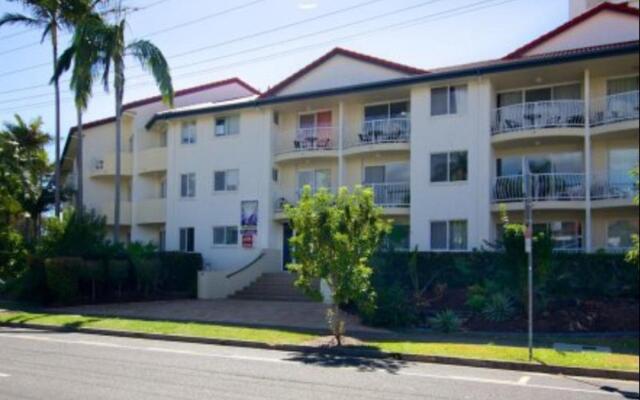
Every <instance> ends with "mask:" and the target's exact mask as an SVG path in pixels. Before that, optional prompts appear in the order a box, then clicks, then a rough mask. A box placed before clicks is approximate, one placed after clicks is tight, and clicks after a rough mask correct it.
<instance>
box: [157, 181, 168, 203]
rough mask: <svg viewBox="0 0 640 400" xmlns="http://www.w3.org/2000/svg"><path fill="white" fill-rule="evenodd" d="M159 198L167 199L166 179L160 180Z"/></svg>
mask: <svg viewBox="0 0 640 400" xmlns="http://www.w3.org/2000/svg"><path fill="white" fill-rule="evenodd" d="M158 196H159V197H160V198H161V199H166V198H167V179H166V178H162V179H161V180H160V186H159V187H158Z"/></svg>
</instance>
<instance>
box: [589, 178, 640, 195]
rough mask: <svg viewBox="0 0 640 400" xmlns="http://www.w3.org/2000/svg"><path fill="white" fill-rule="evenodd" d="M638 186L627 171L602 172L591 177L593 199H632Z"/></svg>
mask: <svg viewBox="0 0 640 400" xmlns="http://www.w3.org/2000/svg"><path fill="white" fill-rule="evenodd" d="M637 193H638V188H637V187H636V185H635V184H634V183H633V179H632V178H631V177H630V176H629V173H628V172H627V171H620V172H609V173H607V172H601V173H596V174H593V175H592V177H591V199H593V200H605V199H631V198H633V196H635V195H636V194H637Z"/></svg>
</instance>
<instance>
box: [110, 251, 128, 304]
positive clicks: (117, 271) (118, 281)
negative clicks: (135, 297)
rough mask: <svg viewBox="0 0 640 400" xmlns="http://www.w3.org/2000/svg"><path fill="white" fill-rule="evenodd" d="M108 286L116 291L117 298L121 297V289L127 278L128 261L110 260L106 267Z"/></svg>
mask: <svg viewBox="0 0 640 400" xmlns="http://www.w3.org/2000/svg"><path fill="white" fill-rule="evenodd" d="M107 277H108V280H109V286H110V287H112V288H115V289H116V290H117V292H116V295H117V297H122V288H123V287H124V285H125V284H126V282H127V280H128V278H129V261H128V260H126V259H111V260H109V263H108V266H107Z"/></svg>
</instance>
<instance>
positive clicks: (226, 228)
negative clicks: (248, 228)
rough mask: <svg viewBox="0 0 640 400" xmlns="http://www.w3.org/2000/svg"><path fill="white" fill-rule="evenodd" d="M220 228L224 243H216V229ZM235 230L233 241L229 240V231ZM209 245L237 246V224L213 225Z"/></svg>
mask: <svg viewBox="0 0 640 400" xmlns="http://www.w3.org/2000/svg"><path fill="white" fill-rule="evenodd" d="M218 229H222V233H223V237H224V243H216V230H218ZM231 230H234V231H235V236H234V238H235V242H232V243H230V242H229V240H228V239H229V237H230V236H229V231H231ZM211 234H212V237H211V246H212V247H218V248H219V247H238V245H239V244H240V228H239V227H238V226H237V225H214V226H213V227H212V228H211Z"/></svg>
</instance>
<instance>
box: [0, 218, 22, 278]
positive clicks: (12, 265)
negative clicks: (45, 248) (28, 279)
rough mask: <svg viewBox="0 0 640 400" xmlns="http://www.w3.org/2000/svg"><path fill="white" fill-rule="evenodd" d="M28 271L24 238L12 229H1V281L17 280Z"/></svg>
mask: <svg viewBox="0 0 640 400" xmlns="http://www.w3.org/2000/svg"><path fill="white" fill-rule="evenodd" d="M26 269H27V250H26V248H25V243H24V240H23V239H22V236H21V235H20V234H19V233H18V232H16V231H15V230H14V229H12V228H11V227H0V281H9V280H10V279H13V278H17V277H18V276H20V275H21V274H22V273H23V272H24V271H25V270H26Z"/></svg>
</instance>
